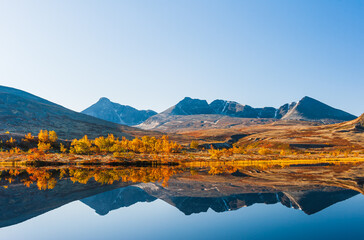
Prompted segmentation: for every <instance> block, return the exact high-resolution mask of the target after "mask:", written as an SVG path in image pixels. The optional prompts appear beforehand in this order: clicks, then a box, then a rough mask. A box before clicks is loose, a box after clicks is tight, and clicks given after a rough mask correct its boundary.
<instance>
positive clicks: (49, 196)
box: [0, 168, 364, 240]
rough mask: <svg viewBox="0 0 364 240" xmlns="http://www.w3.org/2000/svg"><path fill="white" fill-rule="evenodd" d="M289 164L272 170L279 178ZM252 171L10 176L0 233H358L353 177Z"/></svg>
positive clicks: (361, 217)
mask: <svg viewBox="0 0 364 240" xmlns="http://www.w3.org/2000/svg"><path fill="white" fill-rule="evenodd" d="M292 170H293V173H295V175H297V174H298V172H299V171H298V170H296V169H292ZM292 170H288V171H287V170H279V171H285V172H282V173H281V175H280V177H285V178H288V176H287V175H286V173H292ZM359 170H360V168H359V169H358V168H356V169H354V170H353V169H350V171H352V172H353V171H354V172H355V171H356V172H357V171H359ZM295 171H297V172H295ZM300 171H302V170H301V169H300ZM307 171H310V172H312V169H307ZM348 171H349V170H348ZM246 173H251V174H252V175H249V176H247V175H246ZM53 174H54V173H53ZM255 174H256V173H255V172H254V171H253V172H252V171H251V170H249V171H247V172H245V173H243V171H242V170H240V171H238V172H236V171H235V172H233V173H222V174H219V175H209V174H205V173H201V174H197V175H196V173H194V174H190V173H189V172H188V173H181V172H179V173H177V174H174V175H173V176H169V177H170V178H169V180H168V184H166V182H164V183H163V181H150V182H148V181H146V182H145V183H139V182H128V183H126V182H124V181H114V182H112V183H111V182H110V183H111V184H100V183H99V182H97V181H95V180H94V178H90V179H89V180H88V181H87V183H79V182H77V181H74V180H75V179H73V181H72V180H70V179H68V178H63V179H57V184H55V185H54V186H53V187H52V188H51V189H49V188H48V189H42V190H39V188H40V186H41V185H40V184H37V183H36V182H34V183H33V184H30V185H29V184H28V186H26V185H25V184H23V183H22V182H21V181H22V180H23V181H24V179H22V180H21V179H18V178H16V179H15V182H13V183H12V184H9V185H7V186H6V187H5V188H3V189H1V191H0V203H1V213H0V226H1V228H0V239H12V240H15V239H361V238H362V232H363V224H364V196H363V195H362V194H361V192H360V191H361V190H362V189H363V186H362V178H361V176H355V177H353V179H356V180H357V184H356V185H355V183H354V184H351V185H348V184H349V181H348V182H345V181H346V180H345V181H344V182H341V183H340V184H339V185H340V186H337V179H336V180H334V181H333V183H332V184H331V183H329V184H327V183H322V182H317V179H313V180H309V181H308V180H307V179H306V180H305V179H303V178H302V176H298V177H297V179H292V178H290V182H287V181H285V179H283V180H282V182H280V180H276V179H272V176H274V177H275V176H277V173H276V172H275V173H271V172H268V173H267V171H265V172H264V173H263V172H260V173H258V174H259V176H260V177H261V178H258V176H256V175H255ZM273 174H274V175H273ZM339 174H343V173H339ZM253 175H254V176H253ZM305 176H306V177H307V172H306V175H305ZM280 177H279V176H278V177H277V178H280ZM263 178H265V180H261V179H263ZM96 179H98V178H96ZM353 179H350V182H351V183H352V181H353ZM48 180H49V181H51V180H50V179H48ZM302 181H303V182H302ZM298 183H299V184H298ZM334 183H335V184H336V185H335V184H334ZM52 184H53V182H52ZM344 185H345V186H348V187H347V188H344V187H342V186H344Z"/></svg>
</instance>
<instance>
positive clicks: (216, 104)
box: [210, 100, 258, 118]
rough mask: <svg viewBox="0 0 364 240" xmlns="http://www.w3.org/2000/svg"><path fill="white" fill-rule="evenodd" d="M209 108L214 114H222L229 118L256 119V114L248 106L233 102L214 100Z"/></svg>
mask: <svg viewBox="0 0 364 240" xmlns="http://www.w3.org/2000/svg"><path fill="white" fill-rule="evenodd" d="M210 107H211V108H212V109H213V110H214V112H215V113H216V114H223V115H227V116H231V117H242V118H256V117H258V112H257V111H256V110H255V109H254V108H252V107H251V106H249V105H242V104H240V103H237V102H233V101H225V100H215V101H213V102H211V103H210Z"/></svg>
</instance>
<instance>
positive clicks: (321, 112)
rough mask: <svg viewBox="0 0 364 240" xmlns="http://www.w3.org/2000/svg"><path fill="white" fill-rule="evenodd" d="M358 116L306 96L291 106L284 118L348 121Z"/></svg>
mask: <svg viewBox="0 0 364 240" xmlns="http://www.w3.org/2000/svg"><path fill="white" fill-rule="evenodd" d="M355 118H356V116H354V115H352V114H349V113H347V112H344V111H342V110H339V109H336V108H333V107H331V106H329V105H327V104H324V103H322V102H320V101H318V100H316V99H314V98H311V97H308V96H305V97H304V98H302V99H301V100H300V101H299V102H298V103H297V104H296V105H295V106H294V107H293V108H291V109H290V110H289V111H288V112H287V114H286V115H285V116H283V118H282V119H287V120H308V121H318V120H320V121H322V120H335V121H348V120H353V119H355Z"/></svg>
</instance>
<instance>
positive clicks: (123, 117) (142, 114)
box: [82, 98, 157, 126]
mask: <svg viewBox="0 0 364 240" xmlns="http://www.w3.org/2000/svg"><path fill="white" fill-rule="evenodd" d="M82 113H84V114H87V115H90V116H93V117H97V118H100V119H103V120H106V121H110V122H114V123H119V124H126V125H129V126H132V125H137V124H140V123H142V122H144V121H145V120H147V119H148V118H149V117H151V116H154V115H156V114H157V113H156V112H154V111H152V110H137V109H135V108H133V107H130V106H125V105H120V104H118V103H114V102H111V101H110V100H109V99H107V98H100V100H99V101H98V102H97V103H95V104H93V105H92V106H90V107H89V108H87V109H85V110H83V111H82Z"/></svg>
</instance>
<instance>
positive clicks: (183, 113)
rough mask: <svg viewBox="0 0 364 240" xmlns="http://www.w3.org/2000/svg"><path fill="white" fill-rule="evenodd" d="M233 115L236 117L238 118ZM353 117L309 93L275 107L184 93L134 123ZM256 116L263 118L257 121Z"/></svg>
mask: <svg viewBox="0 0 364 240" xmlns="http://www.w3.org/2000/svg"><path fill="white" fill-rule="evenodd" d="M224 116H225V118H224ZM233 118H235V119H233ZM236 118H240V120H237V119H236ZM355 118H356V117H355V116H354V115H352V114H349V113H347V112H344V111H342V110H338V109H335V108H333V107H330V106H328V105H326V104H324V103H321V102H320V101H317V100H315V99H313V98H310V97H304V98H302V99H301V100H300V101H299V102H298V103H295V102H292V103H290V104H288V103H287V104H284V105H282V106H281V107H279V108H274V107H263V108H253V107H251V106H249V105H242V104H240V103H237V102H234V101H226V100H220V99H218V100H214V101H212V102H211V103H210V104H208V103H207V101H206V100H200V99H192V98H189V97H186V98H184V99H183V100H182V101H180V102H178V103H177V104H176V105H174V106H172V107H170V108H169V109H167V110H165V111H163V112H161V113H159V114H157V115H154V116H152V117H150V118H148V119H147V120H146V121H144V122H143V123H142V124H140V125H138V127H140V128H142V129H153V130H161V131H167V132H176V131H189V130H191V129H198V128H206V124H205V123H207V125H210V126H209V127H208V128H231V127H232V126H237V125H241V126H249V125H254V124H265V123H267V122H268V123H269V122H271V121H277V120H281V119H282V120H305V121H312V122H318V123H324V124H331V123H338V122H343V121H348V120H353V119H355ZM221 119H224V122H225V123H226V122H227V120H229V121H231V123H232V124H221V123H220V120H221ZM243 119H249V120H243ZM258 119H267V120H259V121H258ZM268 119H270V120H268ZM210 123H212V124H210Z"/></svg>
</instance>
